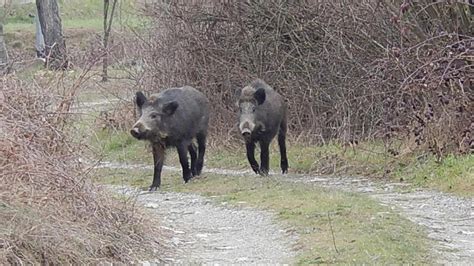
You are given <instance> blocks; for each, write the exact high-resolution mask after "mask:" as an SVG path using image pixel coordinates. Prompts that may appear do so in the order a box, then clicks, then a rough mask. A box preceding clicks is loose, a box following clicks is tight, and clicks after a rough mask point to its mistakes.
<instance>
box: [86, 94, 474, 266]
mask: <svg viewBox="0 0 474 266" xmlns="http://www.w3.org/2000/svg"><path fill="white" fill-rule="evenodd" d="M109 104H110V102H106V101H101V102H97V103H86V104H85V106H84V109H87V110H91V109H96V110H97V109H99V110H102V109H103V108H104V107H106V106H107V105H109ZM99 167H105V168H127V169H151V167H150V166H148V165H131V164H118V163H111V162H103V163H102V164H101V165H99ZM165 171H180V169H179V168H176V167H170V166H167V167H165ZM205 171H207V172H212V173H216V174H221V175H253V173H252V172H251V171H248V170H247V171H235V170H228V169H208V168H205ZM272 175H273V176H275V177H278V178H284V179H286V180H288V181H291V182H304V183H312V184H315V185H317V186H321V187H327V188H333V189H340V190H344V191H349V192H357V193H362V194H366V195H368V196H370V197H372V198H374V199H376V200H378V201H379V202H381V203H382V204H385V205H387V206H389V207H391V208H394V209H396V210H398V211H399V212H400V214H402V215H403V216H405V217H406V218H408V219H409V220H411V221H413V222H414V223H417V224H419V225H422V226H423V227H424V228H426V231H427V233H428V236H429V237H430V238H431V239H433V240H434V241H435V243H437V244H436V246H435V247H434V250H433V253H434V255H435V256H436V257H437V258H438V260H439V261H438V262H439V263H442V264H445V263H447V264H455V265H458V264H468V265H472V263H473V262H474V201H473V199H463V198H459V197H456V196H453V195H449V194H446V193H441V192H436V191H428V190H414V191H408V192H403V187H406V186H407V184H406V183H391V182H374V181H371V180H369V179H366V178H362V177H341V178H335V177H324V176H311V175H287V176H281V175H279V174H277V173H272ZM138 199H139V201H140V202H142V203H143V204H144V205H145V206H148V207H149V208H152V209H154V211H155V212H156V213H157V215H159V216H160V215H161V218H162V220H163V221H164V226H166V227H169V228H170V230H172V231H174V232H175V238H174V240H175V242H176V245H177V246H183V249H182V250H181V251H179V253H178V255H179V256H178V258H176V259H175V261H174V262H177V263H178V262H183V263H185V262H197V263H199V262H200V263H205V262H213V263H251V262H254V263H260V262H261V263H266V262H269V263H270V262H287V261H288V260H289V259H290V258H291V257H292V256H294V254H293V253H292V252H291V251H290V250H291V247H290V246H291V243H292V238H291V237H290V238H288V236H286V237H285V233H284V232H282V231H281V229H280V228H279V227H278V226H276V225H275V224H274V223H272V219H273V217H272V215H271V214H269V213H264V212H260V211H257V210H251V209H229V208H226V207H224V206H218V205H215V204H211V203H210V202H209V200H208V199H205V198H202V197H199V196H196V195H188V194H179V193H163V192H160V193H155V194H149V195H146V194H145V195H140V196H139V197H138ZM158 203H160V204H158ZM170 210H171V212H170ZM285 239H286V240H285ZM269 247H271V248H269ZM241 250H242V251H244V252H241Z"/></svg>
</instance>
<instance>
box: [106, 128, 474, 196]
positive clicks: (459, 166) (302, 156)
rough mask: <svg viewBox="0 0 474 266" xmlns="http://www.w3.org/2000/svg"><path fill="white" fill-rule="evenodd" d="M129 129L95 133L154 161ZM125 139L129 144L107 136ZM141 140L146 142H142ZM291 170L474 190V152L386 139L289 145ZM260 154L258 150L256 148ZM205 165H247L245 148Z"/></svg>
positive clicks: (138, 158) (116, 155) (276, 165)
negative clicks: (394, 145) (403, 149)
mask: <svg viewBox="0 0 474 266" xmlns="http://www.w3.org/2000/svg"><path fill="white" fill-rule="evenodd" d="M128 135H129V134H128V132H116V133H113V134H103V135H100V136H99V139H97V141H98V143H103V145H106V146H107V145H113V146H114V147H115V149H106V150H105V151H104V152H105V154H106V155H107V157H108V158H111V159H117V160H119V161H129V162H141V163H143V162H147V163H151V162H152V158H151V154H150V149H145V148H143V147H144V145H145V144H138V143H140V142H139V141H137V140H134V139H133V138H131V137H129V136H128ZM123 140H127V141H128V142H127V143H124V146H125V147H122V146H120V145H118V144H107V143H108V142H110V141H112V142H120V141H123ZM142 143H143V142H142ZM288 146H289V147H288V160H289V164H290V172H293V173H310V174H318V175H364V176H370V177H373V178H391V179H392V180H394V181H406V182H410V183H412V184H413V185H415V186H421V187H427V188H433V189H437V190H440V191H444V192H450V193H454V194H456V195H460V196H469V197H472V196H474V174H473V172H474V155H472V154H471V155H463V156H454V155H451V156H447V157H445V158H444V159H443V160H441V162H437V160H436V158H435V157H434V156H431V155H424V156H420V155H418V154H415V153H413V154H409V155H405V156H402V157H395V156H393V155H391V154H389V153H388V152H386V151H385V148H384V147H383V145H382V144H378V143H374V142H372V143H362V144H359V145H358V146H357V147H356V148H346V147H344V146H341V145H339V144H336V143H329V144H327V145H324V146H311V145H300V144H290V145H288ZM121 148H124V149H125V150H124V149H121ZM256 155H257V156H256V158H257V160H258V155H259V151H258V149H257V151H256ZM168 161H169V162H170V163H171V164H174V165H177V156H176V152H174V149H171V150H169V151H168ZM205 167H209V168H226V169H247V168H249V166H248V162H247V158H246V154H245V148H244V147H243V145H242V147H239V148H234V149H224V148H208V149H207V153H206V162H205ZM270 169H271V170H272V171H275V172H279V171H280V154H279V151H278V146H277V145H276V143H273V145H272V147H271V151H270Z"/></svg>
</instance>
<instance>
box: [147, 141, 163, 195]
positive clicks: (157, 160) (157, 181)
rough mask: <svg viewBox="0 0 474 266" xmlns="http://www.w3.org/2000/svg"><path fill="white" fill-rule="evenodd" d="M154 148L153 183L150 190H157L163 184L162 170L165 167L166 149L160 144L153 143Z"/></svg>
mask: <svg viewBox="0 0 474 266" xmlns="http://www.w3.org/2000/svg"><path fill="white" fill-rule="evenodd" d="M152 148H153V163H154V168H153V183H152V184H151V186H150V191H155V190H156V189H157V188H159V187H160V185H161V170H162V169H163V161H164V157H165V150H164V148H163V147H162V146H161V145H160V144H152Z"/></svg>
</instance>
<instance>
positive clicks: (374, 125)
mask: <svg viewBox="0 0 474 266" xmlns="http://www.w3.org/2000/svg"><path fill="white" fill-rule="evenodd" d="M472 9H473V6H472V5H470V4H469V2H468V1H435V2H433V1H427V0H426V1H425V0H423V1H408V0H404V1H402V0H396V1H374V0H367V1H363V2H361V3H357V4H355V3H353V2H351V1H343V0H340V1H243V2H238V3H235V2H233V1H221V2H214V1H204V0H203V1H190V2H188V1H174V2H170V3H168V2H166V3H161V2H160V3H156V4H155V5H153V6H149V7H147V9H146V11H145V12H146V13H147V14H148V15H149V17H150V18H151V19H152V20H153V23H152V24H153V31H152V32H151V34H149V35H141V36H140V37H139V41H137V42H136V45H135V46H133V47H134V49H135V50H137V51H139V53H140V54H142V55H146V56H142V57H141V58H142V61H141V62H140V64H141V65H142V66H143V69H144V71H143V73H144V75H143V76H141V77H140V83H141V84H143V86H144V87H146V89H147V90H150V91H151V90H155V91H156V90H157V89H158V88H164V87H170V86H180V85H182V84H189V85H192V86H195V87H197V88H199V89H200V90H202V91H204V92H205V93H206V94H207V95H208V97H209V99H211V101H212V108H213V110H212V113H213V114H214V117H213V121H212V123H211V124H212V125H213V129H212V130H213V132H214V135H215V136H226V137H227V136H229V135H232V130H230V129H231V128H232V127H233V123H234V121H235V109H234V102H235V98H234V90H235V89H236V88H238V87H242V86H243V85H244V84H245V83H246V82H248V81H250V80H251V79H253V78H255V77H261V78H263V79H264V80H266V81H267V82H268V83H269V84H271V85H273V86H274V87H275V88H276V89H277V90H278V91H279V92H281V93H282V94H283V95H284V96H285V98H286V99H287V100H288V102H289V107H290V113H291V115H290V119H289V121H290V124H289V127H290V131H291V133H292V135H293V136H294V137H295V138H296V139H302V138H301V137H303V139H305V140H310V141H311V142H316V143H326V142H328V141H330V140H337V141H341V142H343V143H351V144H354V143H357V142H358V141H361V140H367V139H384V140H385V141H386V142H387V143H390V142H392V141H393V140H400V139H402V140H403V141H404V142H405V143H407V146H409V147H408V148H407V149H409V150H416V149H418V150H423V151H427V150H430V151H431V152H433V153H435V154H436V155H438V156H439V157H442V156H444V155H446V154H447V153H469V152H471V151H472V145H473V142H472V130H473V129H472V125H471V122H470V121H473V114H474V110H473V107H472V104H469V103H470V102H472V100H473V94H472V93H473V91H472V88H473V84H472V78H473V76H472V75H473V73H474V69H473V59H472V49H473V43H474V37H473V31H474V28H473V26H472V25H473V23H472ZM135 54H136V53H135ZM401 152H402V151H401V150H397V151H395V153H397V154H399V153H401Z"/></svg>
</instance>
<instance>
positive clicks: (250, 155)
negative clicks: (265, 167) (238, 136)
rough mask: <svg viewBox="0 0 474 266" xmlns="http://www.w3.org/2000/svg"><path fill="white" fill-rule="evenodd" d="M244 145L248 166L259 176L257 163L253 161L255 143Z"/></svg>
mask: <svg viewBox="0 0 474 266" xmlns="http://www.w3.org/2000/svg"><path fill="white" fill-rule="evenodd" d="M245 145H246V148H247V159H248V160H249V163H250V166H251V167H252V170H253V171H254V172H255V173H256V174H259V173H260V169H259V167H258V163H257V161H256V160H255V142H247V143H245Z"/></svg>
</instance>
